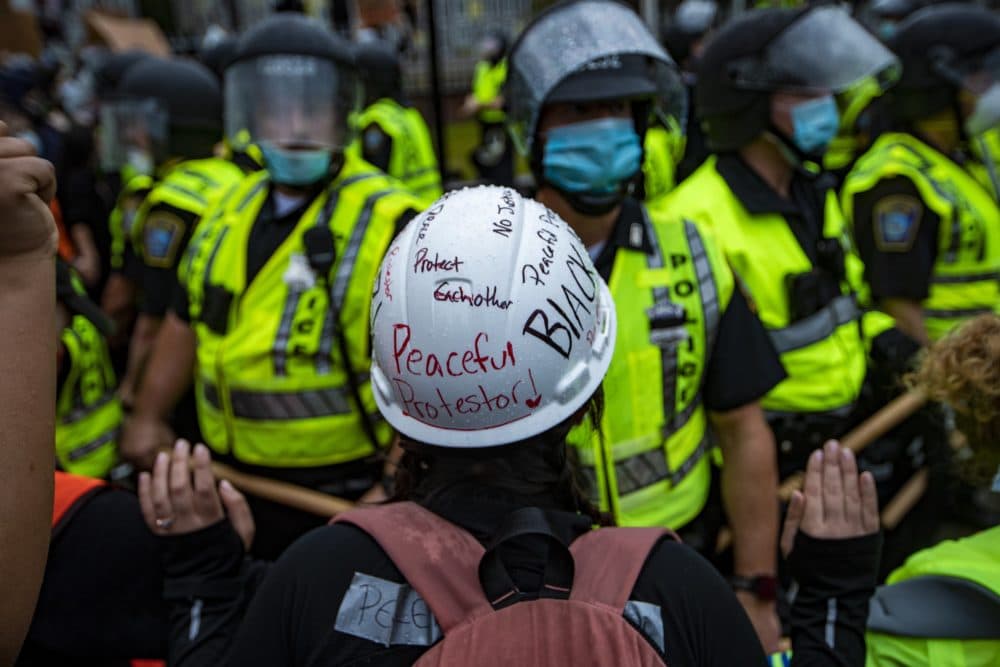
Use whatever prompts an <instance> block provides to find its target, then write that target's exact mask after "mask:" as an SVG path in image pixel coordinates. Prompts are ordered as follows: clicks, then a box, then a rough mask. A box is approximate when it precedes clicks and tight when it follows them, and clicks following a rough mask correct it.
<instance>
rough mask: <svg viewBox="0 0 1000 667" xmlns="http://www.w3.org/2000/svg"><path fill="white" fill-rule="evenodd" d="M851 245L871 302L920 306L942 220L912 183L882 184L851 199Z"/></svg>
mask: <svg viewBox="0 0 1000 667" xmlns="http://www.w3.org/2000/svg"><path fill="white" fill-rule="evenodd" d="M853 204H854V240H855V244H856V245H857V248H858V255H860V257H861V260H862V261H863V262H864V264H865V280H866V281H867V282H868V284H869V285H870V286H871V290H872V297H873V298H875V299H876V300H880V299H893V298H895V299H909V300H912V301H923V300H924V299H926V298H927V296H928V294H929V292H930V281H931V276H932V274H933V273H934V263H935V262H936V261H937V251H938V226H939V225H940V223H941V218H940V216H938V214H937V213H935V212H934V211H933V210H931V209H930V208H928V207H927V206H925V205H924V203H923V201H922V199H921V197H920V192H919V190H917V186H916V185H914V184H913V181H911V180H910V179H908V178H907V177H905V176H894V177H891V178H885V179H882V180H881V181H879V182H878V183H876V184H875V186H874V187H873V188H871V189H870V190H866V191H865V192H860V193H858V194H856V195H854V202H853Z"/></svg>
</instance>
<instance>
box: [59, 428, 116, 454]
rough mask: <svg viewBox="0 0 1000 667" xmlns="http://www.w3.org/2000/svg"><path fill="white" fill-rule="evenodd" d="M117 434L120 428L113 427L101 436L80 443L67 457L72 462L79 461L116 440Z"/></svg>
mask: <svg viewBox="0 0 1000 667" xmlns="http://www.w3.org/2000/svg"><path fill="white" fill-rule="evenodd" d="M117 436H118V429H112V430H110V431H108V432H107V433H105V434H103V435H101V436H100V437H99V438H97V439H95V440H91V441H90V442H88V443H87V444H85V445H80V446H79V447H77V448H76V449H74V450H73V451H71V452H70V453H69V455H68V456H67V457H66V458H68V459H69V460H70V461H71V462H75V461H79V460H80V459H82V458H83V457H85V456H87V455H88V454H91V453H93V452H95V451H97V450H98V449H100V448H101V447H103V446H104V445H106V444H108V443H111V442H114V440H115V438H116V437H117Z"/></svg>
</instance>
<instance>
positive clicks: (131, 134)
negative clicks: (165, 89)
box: [99, 98, 170, 175]
mask: <svg viewBox="0 0 1000 667" xmlns="http://www.w3.org/2000/svg"><path fill="white" fill-rule="evenodd" d="M100 119H101V125H100V132H99V135H100V140H99V151H100V160H101V169H102V170H104V171H105V172H113V171H117V170H120V169H121V168H123V167H125V166H129V167H131V168H132V169H134V170H135V172H136V173H140V174H145V175H152V173H153V170H154V169H155V168H156V165H157V164H158V163H159V162H161V161H162V160H163V159H164V158H165V156H166V153H167V141H168V139H169V136H170V134H169V114H168V112H167V109H166V107H164V106H163V104H161V103H160V102H159V101H157V100H154V99H130V98H120V99H114V100H110V101H107V102H105V103H104V104H102V105H101V116H100Z"/></svg>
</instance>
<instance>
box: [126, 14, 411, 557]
mask: <svg viewBox="0 0 1000 667" xmlns="http://www.w3.org/2000/svg"><path fill="white" fill-rule="evenodd" d="M226 85H227V89H228V91H229V92H230V94H229V95H227V97H226V124H227V130H228V131H227V134H228V135H229V136H235V135H236V134H238V133H239V132H240V131H246V132H247V133H248V135H249V138H250V140H251V141H252V142H253V143H254V144H255V145H257V146H259V147H260V149H261V152H262V154H263V157H264V162H265V171H261V172H258V173H256V174H252V175H250V176H249V177H247V178H246V179H245V180H244V181H243V182H242V183H241V184H240V185H239V187H237V188H236V189H235V190H234V191H233V192H231V193H230V194H229V195H228V196H226V197H225V199H224V201H222V202H221V203H220V204H219V206H217V207H216V208H215V209H214V211H213V212H211V213H209V214H208V215H207V216H206V219H205V221H204V222H203V223H202V225H201V226H200V227H199V229H198V231H197V233H196V235H195V237H194V239H193V240H192V242H191V244H190V247H189V249H188V252H187V254H186V256H185V258H184V261H183V262H182V264H181V267H180V275H181V276H182V287H183V289H182V290H181V291H180V293H179V298H178V299H177V300H176V302H175V303H174V304H173V312H171V313H169V314H168V316H167V319H166V325H165V328H164V330H163V332H162V335H161V336H160V337H159V338H158V339H157V346H156V350H155V352H154V355H153V358H152V359H151V362H150V370H149V372H148V373H147V379H148V382H144V383H143V386H142V393H141V395H140V396H139V399H138V400H137V403H136V414H135V417H134V419H135V420H142V421H143V422H144V423H145V425H146V429H145V433H146V437H145V438H138V439H137V441H136V444H135V446H136V449H137V451H136V452H135V454H134V455H136V456H138V457H139V458H141V460H144V461H146V462H147V463H148V462H151V460H152V458H153V455H154V454H155V449H156V447H157V446H158V445H160V444H162V443H163V442H164V440H163V438H162V429H160V428H158V426H157V425H158V424H162V422H163V421H164V419H165V418H166V417H167V416H168V415H169V412H170V409H171V408H172V407H173V404H174V402H175V401H176V399H177V396H178V395H179V394H180V393H181V392H182V391H183V389H184V388H185V387H187V386H188V385H189V384H190V382H191V381H192V379H194V380H195V382H196V396H197V403H198V417H199V422H200V424H201V429H202V432H203V434H204V437H205V441H206V442H207V443H208V445H209V446H210V447H212V449H213V450H214V451H215V452H216V453H217V454H219V455H221V456H223V457H224V458H225V459H226V460H228V461H229V462H231V463H233V464H234V465H237V466H240V467H242V468H243V469H249V470H252V471H254V472H256V473H259V474H263V475H267V476H270V477H276V478H280V479H284V480H288V481H292V482H295V483H298V484H303V485H305V486H310V487H313V488H320V489H323V490H326V491H328V492H330V493H332V494H334V495H338V496H346V497H349V498H357V497H359V496H360V495H362V494H363V493H364V492H365V491H367V490H368V489H369V488H371V487H372V486H373V485H375V483H376V482H377V481H378V480H379V479H380V478H381V468H380V465H379V463H378V462H377V461H376V460H375V459H376V455H377V454H378V453H379V452H380V451H381V450H382V448H383V447H385V446H386V445H387V444H388V443H389V440H390V431H389V429H388V428H387V426H386V425H385V423H384V422H381V421H380V420H378V419H377V417H376V416H375V408H374V404H373V402H372V397H371V389H370V387H369V383H368V378H367V372H368V366H369V356H368V355H369V352H368V328H367V321H368V304H369V299H370V296H371V292H372V287H373V285H374V283H375V273H376V271H377V268H378V263H379V261H380V260H381V258H382V254H383V253H384V252H385V248H386V247H387V246H388V244H389V241H390V240H391V239H392V237H393V234H394V233H395V230H396V225H397V224H401V221H403V220H406V219H408V218H409V216H410V215H412V214H413V212H414V211H416V210H419V209H420V208H421V206H422V203H421V202H420V201H419V200H417V199H416V198H415V197H413V196H412V195H410V194H408V193H406V192H405V191H404V190H402V189H401V188H400V187H399V185H398V182H397V181H395V180H394V179H391V178H390V177H389V176H386V175H385V174H384V173H382V172H380V171H378V170H377V169H375V168H374V167H372V166H371V165H369V164H367V163H366V162H364V161H362V160H360V159H358V156H357V155H356V154H355V153H353V152H352V151H346V152H345V150H344V148H345V147H346V146H347V145H348V144H349V141H350V136H349V125H348V122H349V115H350V114H351V113H352V112H353V111H354V109H353V104H354V102H355V96H354V91H355V85H356V72H355V69H354V58H353V53H352V52H351V49H350V46H349V45H348V44H347V43H346V42H344V41H342V40H340V39H339V38H336V37H335V36H334V35H332V34H331V33H330V32H329V31H327V30H326V29H324V28H323V27H322V26H321V25H319V24H318V23H316V22H314V21H312V20H310V19H307V18H305V17H302V16H300V15H295V14H290V13H289V14H281V15H277V16H274V17H271V18H269V19H268V20H266V21H263V22H261V23H260V24H258V25H257V26H256V27H255V28H254V29H253V30H251V31H249V32H248V33H246V34H245V35H244V36H243V37H242V38H241V40H240V44H239V48H238V50H237V53H236V56H235V59H234V60H233V62H232V64H231V65H230V66H229V68H228V69H227V71H226ZM195 368H197V373H195ZM130 430H131V429H130ZM254 511H255V513H256V514H257V515H258V518H259V520H260V522H261V531H260V533H259V534H258V537H257V540H256V543H255V550H256V552H257V553H259V554H261V555H267V556H271V557H273V556H276V555H277V554H278V553H280V552H281V550H282V549H283V548H284V547H285V546H286V545H287V544H288V543H289V542H291V541H292V540H293V539H295V537H297V536H298V535H300V534H301V533H303V532H305V531H306V530H308V529H309V528H311V527H313V526H315V525H317V524H318V523H321V521H319V520H318V519H317V518H316V517H312V516H308V515H299V514H296V513H294V512H290V513H287V514H286V513H284V510H283V509H282V508H280V506H277V505H268V504H265V503H263V502H255V503H254Z"/></svg>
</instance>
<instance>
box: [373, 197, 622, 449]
mask: <svg viewBox="0 0 1000 667" xmlns="http://www.w3.org/2000/svg"><path fill="white" fill-rule="evenodd" d="M371 313H372V315H371V317H372V321H371V330H372V339H373V346H372V352H373V354H372V370H371V378H372V387H373V389H374V393H375V402H376V403H377V404H378V407H379V410H381V412H382V414H383V415H384V416H385V418H386V419H387V420H388V421H389V423H390V424H392V426H393V427H394V428H395V429H396V430H398V431H399V432H400V433H403V434H404V435H406V436H409V437H410V438H413V439H414V440H417V441H419V442H424V443H427V444H431V445H439V446H444V447H467V448H473V447H492V446H495V445H503V444H508V443H512V442H517V441H519V440H524V439H526V438H530V437H532V436H535V435H538V434H540V433H544V432H545V431H547V430H548V429H550V428H552V427H553V426H556V425H558V424H559V423H561V422H563V421H564V420H566V419H567V418H569V417H570V416H572V415H573V414H574V413H575V412H576V411H577V410H579V409H580V407H582V406H583V405H584V403H586V401H587V400H588V399H589V398H590V397H591V395H592V394H593V393H594V391H596V390H597V388H598V386H599V385H600V384H601V381H602V380H603V379H604V374H605V373H606V372H607V370H608V365H609V364H610V363H611V354H612V352H613V351H614V343H615V309H614V303H613V302H612V300H611V294H610V292H609V291H608V287H607V285H606V284H605V283H604V281H603V280H602V279H601V277H600V275H598V273H597V271H596V270H595V269H594V265H593V263H592V262H591V261H590V257H589V256H588V255H587V250H586V248H585V247H584V245H583V243H582V242H581V241H580V239H579V237H577V235H576V234H575V233H574V232H573V230H572V229H571V228H570V227H569V225H567V224H566V223H565V222H564V221H563V220H562V219H561V218H560V217H559V216H557V215H556V214H555V213H553V212H552V211H550V210H548V209H547V208H545V207H544V206H543V205H541V204H539V203H538V202H536V201H534V200H531V199H524V198H522V197H521V196H520V195H519V194H518V193H517V192H516V191H515V190H512V189H510V188H500V187H478V188H472V189H465V190H462V191H459V192H453V193H449V194H447V195H445V196H444V197H442V198H441V199H439V200H438V201H437V202H436V203H435V204H434V205H433V206H432V207H431V208H430V209H428V210H427V211H425V212H424V213H422V214H421V215H419V216H417V217H416V218H414V219H413V220H412V221H411V222H410V223H409V224H408V225H407V226H406V229H404V230H403V231H402V232H401V233H400V234H399V236H398V237H396V240H395V241H394V242H393V243H392V245H391V246H390V247H389V251H388V252H387V253H386V256H385V258H384V259H383V261H382V267H381V269H380V271H379V277H378V280H377V281H376V286H375V293H374V294H373V296H372V309H371Z"/></svg>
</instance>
